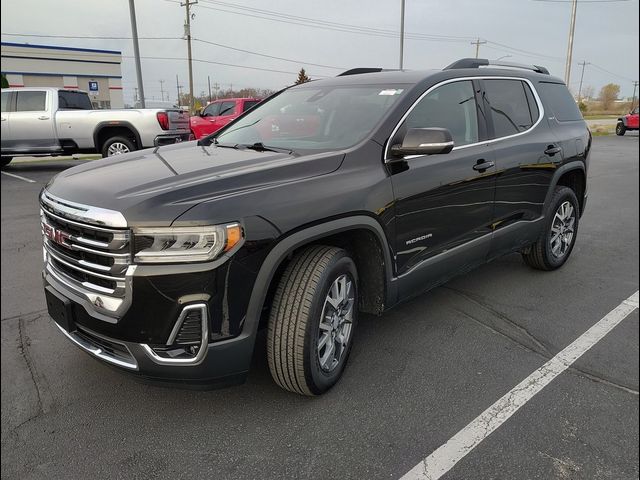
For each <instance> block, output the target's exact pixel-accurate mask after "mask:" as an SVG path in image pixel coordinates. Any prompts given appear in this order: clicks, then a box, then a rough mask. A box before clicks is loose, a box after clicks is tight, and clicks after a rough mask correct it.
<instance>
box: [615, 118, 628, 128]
mask: <svg viewBox="0 0 640 480" xmlns="http://www.w3.org/2000/svg"><path fill="white" fill-rule="evenodd" d="M618 121H619V122H622V124H623V125H624V126H625V127H626V126H627V122H628V121H629V120H628V119H627V117H620V118H618Z"/></svg>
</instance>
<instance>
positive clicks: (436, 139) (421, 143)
mask: <svg viewBox="0 0 640 480" xmlns="http://www.w3.org/2000/svg"><path fill="white" fill-rule="evenodd" d="M453 146H454V144H453V137H452V136H451V132H450V131H449V130H447V129H446V128H410V129H409V131H408V132H407V133H406V135H405V136H404V138H403V139H402V144H399V143H397V144H395V145H392V146H391V154H392V155H393V156H394V157H404V156H405V155H435V154H443V153H449V152H450V151H451V150H453Z"/></svg>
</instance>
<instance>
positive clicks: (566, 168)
mask: <svg viewBox="0 0 640 480" xmlns="http://www.w3.org/2000/svg"><path fill="white" fill-rule="evenodd" d="M572 170H582V173H584V175H585V179H586V176H587V173H586V169H585V166H584V163H582V162H580V161H573V162H570V163H566V164H564V165H562V166H561V167H560V168H559V169H558V170H556V172H555V173H554V174H553V177H552V178H551V182H550V183H549V190H547V195H546V197H545V198H544V211H545V212H546V211H547V209H548V208H549V203H550V202H551V196H552V195H553V191H554V190H555V188H556V186H557V185H558V181H559V180H560V177H562V175H564V174H565V173H567V172H570V171H572ZM584 193H585V196H586V193H587V188H586V185H585V191H584ZM579 200H580V199H579Z"/></svg>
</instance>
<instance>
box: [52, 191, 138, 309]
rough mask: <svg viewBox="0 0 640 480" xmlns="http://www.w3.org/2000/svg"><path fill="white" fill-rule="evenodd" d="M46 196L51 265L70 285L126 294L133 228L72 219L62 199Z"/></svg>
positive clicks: (99, 291) (56, 273)
mask: <svg viewBox="0 0 640 480" xmlns="http://www.w3.org/2000/svg"><path fill="white" fill-rule="evenodd" d="M42 200H43V201H42V203H41V222H42V234H43V239H44V240H43V242H44V250H45V257H46V267H47V269H49V270H51V271H52V273H53V274H55V276H57V277H62V280H63V281H64V282H65V284H66V285H67V286H73V287H76V289H77V290H79V291H82V292H86V291H89V292H94V293H96V294H101V295H107V296H110V297H116V298H123V297H125V295H126V293H127V292H126V289H127V285H128V282H127V278H126V273H127V269H128V268H129V266H130V265H131V243H130V232H129V230H128V229H125V228H111V227H106V226H98V225H93V224H90V223H85V222H83V221H78V220H75V219H73V220H72V219H71V218H67V216H66V215H68V212H67V211H62V210H59V209H57V208H56V207H57V206H58V205H59V204H60V201H59V200H58V202H57V203H53V202H50V201H48V200H49V197H48V196H46V194H43V196H42ZM71 205H72V204H70V203H68V202H67V203H65V204H64V206H65V209H66V210H70V209H71V208H72V207H71ZM82 213H83V217H82V218H87V217H86V216H87V214H88V213H89V212H86V211H85V212H82ZM70 216H71V215H70ZM96 221H97V219H96ZM100 298H101V297H100ZM94 299H95V298H94ZM92 303H95V302H92ZM100 303H102V304H104V301H103V300H102V299H101V300H100V302H98V304H97V306H99V307H100Z"/></svg>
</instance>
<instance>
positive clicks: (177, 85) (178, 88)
mask: <svg viewBox="0 0 640 480" xmlns="http://www.w3.org/2000/svg"><path fill="white" fill-rule="evenodd" d="M176 92H178V101H176V105H178V106H180V82H179V81H178V75H177V74H176Z"/></svg>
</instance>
